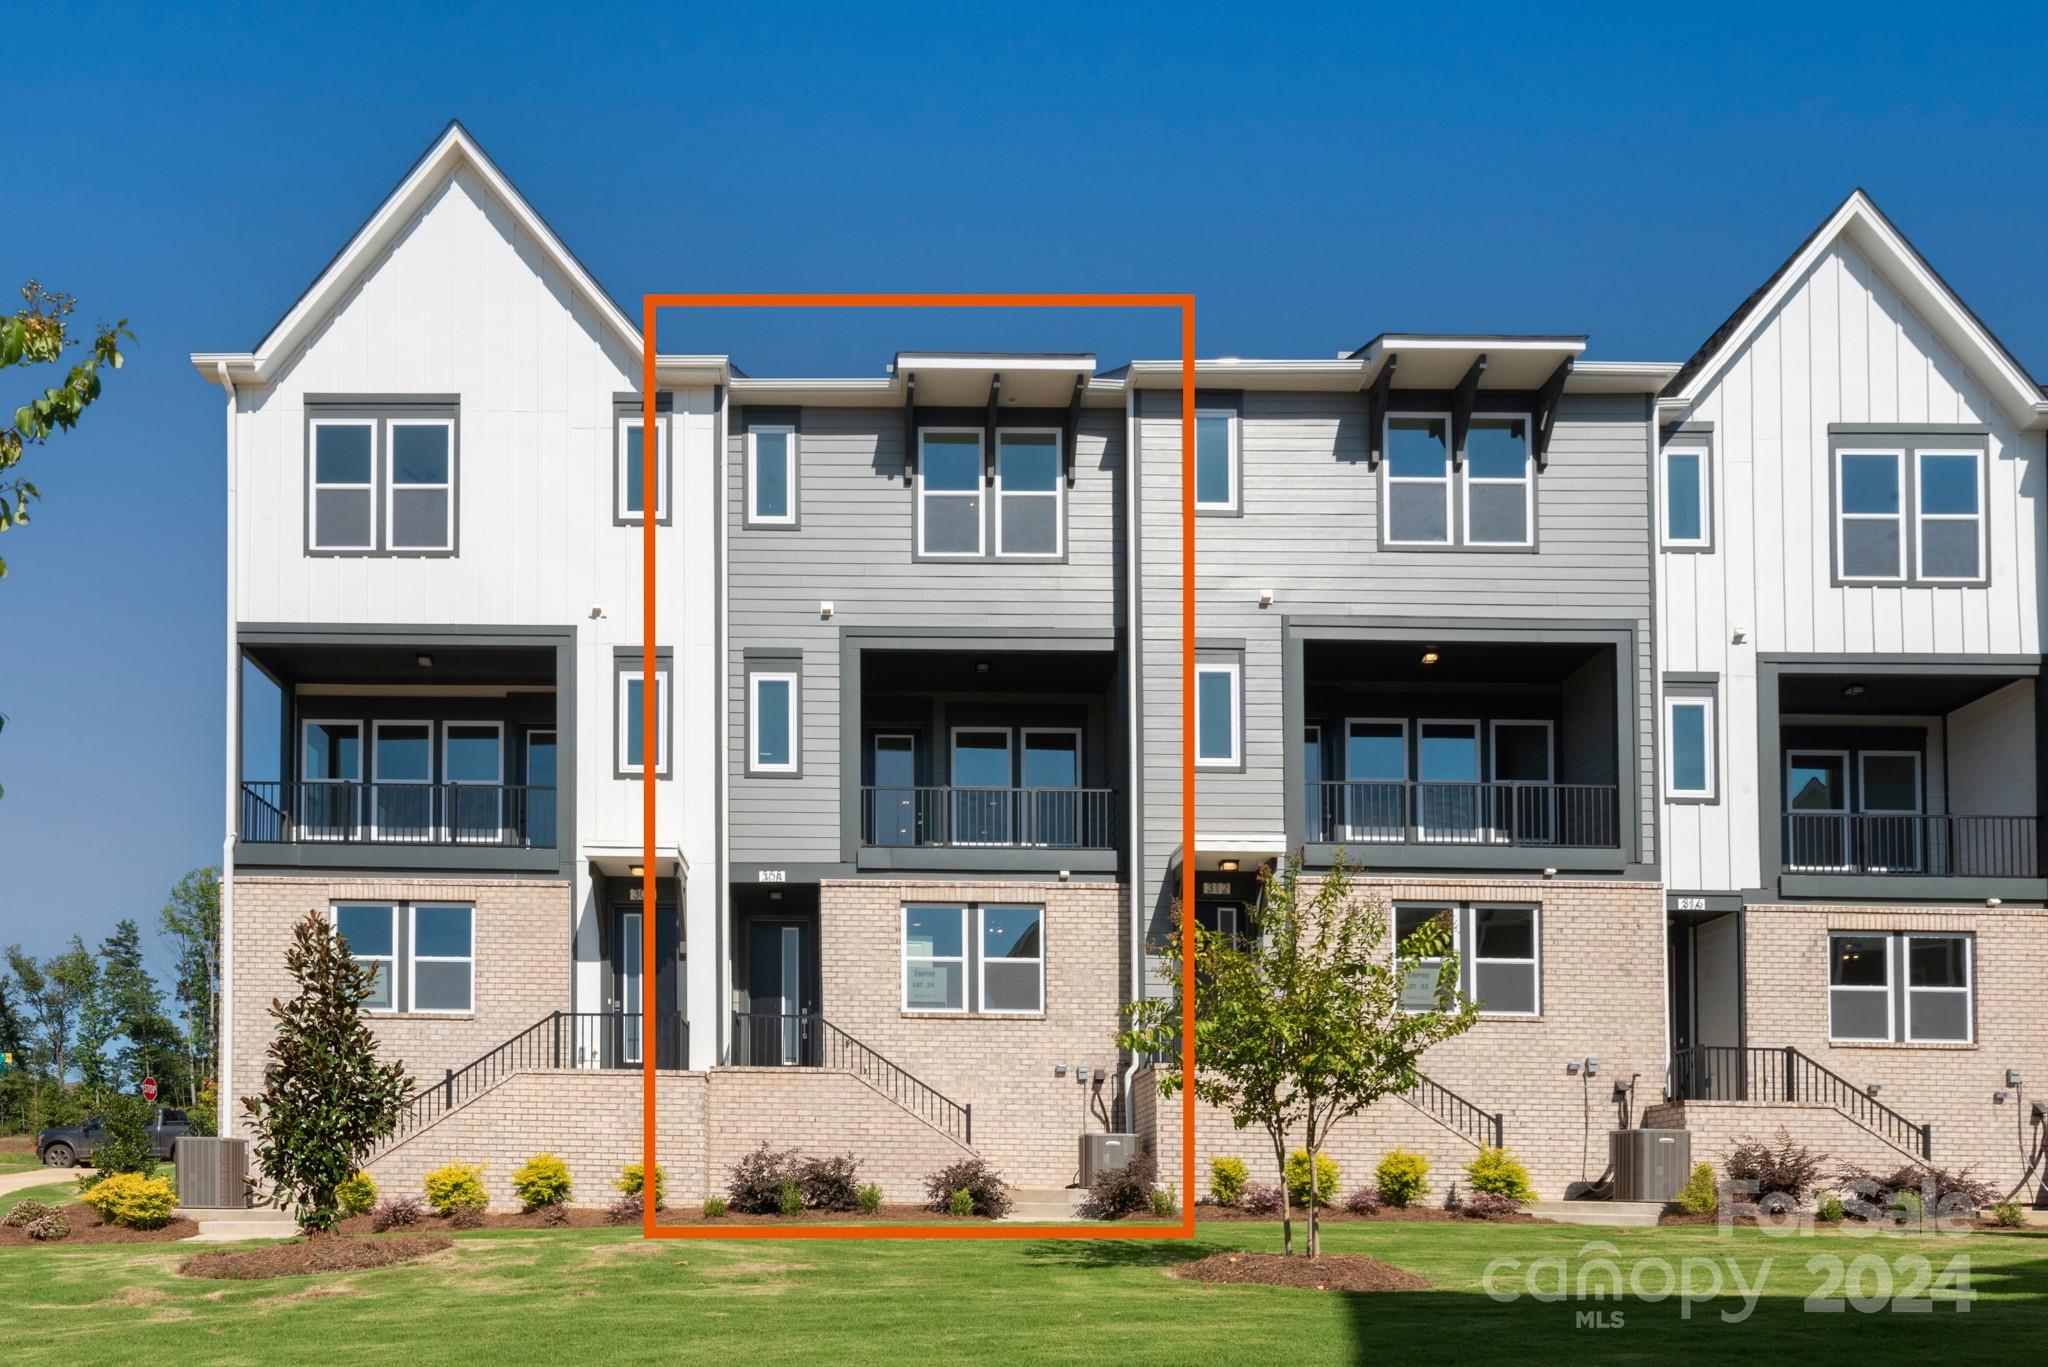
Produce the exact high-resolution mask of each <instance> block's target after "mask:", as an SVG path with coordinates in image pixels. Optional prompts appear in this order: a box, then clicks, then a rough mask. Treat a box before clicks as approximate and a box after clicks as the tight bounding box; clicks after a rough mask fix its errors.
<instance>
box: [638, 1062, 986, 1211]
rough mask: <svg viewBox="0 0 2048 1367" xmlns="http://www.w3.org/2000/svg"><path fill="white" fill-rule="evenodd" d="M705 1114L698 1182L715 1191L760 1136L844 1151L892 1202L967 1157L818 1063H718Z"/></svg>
mask: <svg viewBox="0 0 2048 1367" xmlns="http://www.w3.org/2000/svg"><path fill="white" fill-rule="evenodd" d="M977 1114H978V1112H977ZM706 1116H707V1121H706V1126H705V1140H704V1143H705V1149H704V1182H705V1185H706V1187H707V1189H709V1190H714V1191H723V1190H724V1189H725V1185H726V1173H727V1172H728V1170H730V1169H731V1167H732V1165H733V1163H734V1162H735V1161H736V1160H738V1159H739V1157H740V1156H741V1155H742V1154H744V1153H746V1152H747V1151H748V1150H750V1149H752V1148H753V1147H754V1146H755V1145H757V1144H759V1143H761V1142H762V1141H763V1140H766V1141H767V1142H768V1143H769V1144H770V1145H772V1146H773V1147H775V1148H778V1149H800V1150H802V1151H803V1152H804V1153H806V1154H813V1155H817V1156H819V1157H827V1156H831V1155H834V1154H842V1153H850V1154H852V1155H853V1156H854V1158H855V1159H856V1160H857V1161H858V1162H859V1163H860V1176H861V1180H863V1181H868V1182H877V1183H880V1184H881V1188H882V1198H883V1199H884V1200H886V1201H891V1202H897V1201H902V1202H909V1201H922V1200H923V1199H924V1179H925V1175H926V1174H927V1173H930V1172H933V1171H936V1170H937V1169H939V1168H942V1167H944V1166H946V1165H947V1164H948V1163H952V1162H954V1161H956V1160H957V1159H960V1158H965V1157H971V1156H972V1155H971V1153H970V1152H969V1151H968V1150H967V1149H965V1148H962V1147H961V1146H960V1145H959V1144H956V1143H954V1142H953V1141H952V1140H951V1139H949V1138H947V1137H946V1136H945V1135H943V1134H941V1133H939V1132H938V1131H937V1130H934V1129H932V1128H931V1127H930V1126H928V1125H926V1124H925V1123H924V1122H923V1121H921V1120H918V1119H917V1118H916V1117H914V1116H912V1115H909V1114H907V1113H906V1112H904V1111H903V1110H902V1108H900V1107H898V1106H897V1105H896V1104H895V1103H894V1102H892V1101H889V1100H888V1099H886V1098H885V1097H883V1096H881V1095H879V1094H878V1093H876V1092H875V1091H874V1090H873V1089H872V1088H870V1087H869V1086H868V1085H867V1084H866V1083H864V1082H862V1081H860V1080H859V1079H858V1078H855V1077H853V1076H852V1075H850V1074H848V1073H838V1072H830V1071H826V1070H822V1069H816V1070H814V1069H809V1068H720V1069H718V1070H716V1071H715V1072H713V1073H712V1074H711V1086H710V1094H709V1102H708V1105H707V1109H706ZM663 1132H664V1133H666V1132H667V1121H666V1118H664V1120H663ZM979 1137H980V1135H979V1133H978V1132H977V1134H976V1138H977V1139H978V1138H979ZM1011 1180H1012V1181H1016V1180H1018V1179H1017V1178H1015V1177H1012V1178H1011Z"/></svg>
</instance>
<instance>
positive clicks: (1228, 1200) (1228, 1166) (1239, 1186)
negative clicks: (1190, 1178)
mask: <svg viewBox="0 0 2048 1367" xmlns="http://www.w3.org/2000/svg"><path fill="white" fill-rule="evenodd" d="M1250 1176H1251V1169H1249V1168H1247V1167H1246V1166H1245V1165H1244V1160H1243V1159H1242V1158H1231V1157H1227V1156H1226V1157H1223V1158H1212V1159H1210V1160H1209V1199H1210V1200H1212V1201H1214V1202H1215V1203H1216V1204H1217V1205H1219V1206H1234V1205H1236V1204H1237V1198H1238V1196H1239V1194H1240V1193H1242V1192H1243V1191H1244V1184H1245V1180H1246V1179H1247V1178H1249V1177H1250Z"/></svg>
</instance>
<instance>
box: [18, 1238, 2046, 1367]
mask: <svg viewBox="0 0 2048 1367" xmlns="http://www.w3.org/2000/svg"><path fill="white" fill-rule="evenodd" d="M1596 1239H1604V1240H1606V1241H1607V1242H1608V1243H1609V1244H1611V1245H1613V1246H1614V1248H1615V1249H1617V1250H1618V1251H1619V1255H1620V1259H1621V1261H1622V1264H1623V1266H1624V1267H1625V1268H1626V1267H1628V1266H1629V1265H1631V1263H1632V1262H1633V1261H1634V1260H1636V1259H1644V1258H1653V1257H1654V1258H1663V1259H1668V1260H1669V1261H1670V1262H1671V1263H1672V1264H1673V1265H1674V1266H1677V1265H1680V1264H1681V1263H1682V1260H1683V1259H1686V1258H1706V1259H1713V1260H1714V1261H1715V1262H1716V1263H1718V1264H1720V1266H1721V1267H1722V1273H1723V1277H1724V1279H1725V1278H1726V1276H1727V1263H1726V1260H1727V1259H1728V1258H1729V1257H1731V1256H1732V1257H1734V1258H1735V1259H1736V1260H1737V1261H1738V1263H1739V1264H1740V1265H1741V1267H1742V1269H1743V1275H1744V1276H1745V1277H1746V1278H1748V1279H1751V1280H1752V1281H1753V1280H1754V1279H1755V1278H1756V1277H1757V1276H1758V1275H1759V1273H1762V1274H1763V1275H1764V1277H1765V1283H1764V1284H1765V1287H1766V1292H1765V1294H1764V1296H1763V1297H1762V1299H1761V1300H1760V1302H1759V1303H1758V1305H1757V1308H1756V1310H1755V1313H1754V1314H1753V1315H1752V1316H1751V1317H1750V1318H1749V1319H1748V1320H1747V1321H1746V1322H1744V1323H1740V1324H1725V1323H1722V1322H1721V1321H1720V1319H1719V1318H1718V1315H1717V1311H1718V1310H1720V1309H1724V1308H1725V1309H1730V1310H1734V1309H1737V1308H1739V1305H1740V1301H1739V1298H1738V1297H1737V1296H1735V1295H1734V1294H1733V1292H1732V1291H1731V1292H1730V1293H1728V1294H1727V1295H1726V1296H1724V1297H1723V1298H1722V1299H1720V1300H1717V1301H1712V1302H1707V1303H1704V1304H1700V1305H1696V1306H1694V1307H1693V1313H1692V1318H1691V1319H1690V1320H1689V1321H1687V1320H1684V1319H1682V1318H1681V1315H1680V1306H1679V1302H1678V1300H1677V1299H1676V1298H1675V1297H1674V1298H1673V1299H1670V1300H1665V1301H1663V1302H1662V1303H1658V1304H1648V1303H1643V1302H1638V1301H1628V1302H1623V1303H1621V1304H1620V1305H1619V1307H1618V1308H1619V1309H1620V1310H1621V1311H1622V1313H1623V1315H1624V1316H1625V1319H1626V1324H1625V1326H1624V1327H1620V1328H1606V1329H1598V1328H1591V1327H1586V1328H1577V1327H1574V1325H1575V1317H1576V1315H1577V1314H1578V1313H1579V1312H1581V1311H1590V1310H1596V1309H1602V1308H1605V1309H1607V1310H1608V1311H1610V1312H1611V1311H1613V1310H1614V1309H1616V1308H1617V1305H1616V1303H1615V1302H1613V1301H1608V1302H1604V1303H1594V1302H1590V1301H1589V1302H1583V1303H1579V1304H1576V1305H1575V1304H1574V1303H1573V1302H1572V1301H1570V1300H1566V1301H1563V1302H1559V1303H1556V1304H1544V1303H1539V1302H1536V1301H1533V1300H1530V1299H1528V1298H1526V1297H1525V1298H1524V1299H1522V1300H1520V1301H1518V1302H1516V1303H1514V1304H1508V1305H1504V1304H1500V1303H1497V1302H1495V1301H1493V1300H1491V1299H1489V1298H1488V1297H1487V1296H1486V1295H1485V1294H1484V1293H1483V1290H1482V1286H1481V1276H1482V1274H1483V1272H1484V1270H1485V1268H1486V1266H1487V1264H1488V1262H1489V1260H1491V1259H1493V1258H1496V1257H1500V1256H1511V1257H1519V1258H1522V1259H1525V1260H1530V1259H1535V1258H1541V1257H1545V1256H1561V1257H1564V1258H1566V1259H1567V1260H1568V1266H1569V1268H1570V1271H1571V1274H1572V1276H1573V1277H1574V1278H1575V1277H1576V1275H1577V1272H1578V1270H1579V1263H1580V1260H1581V1251H1582V1250H1583V1249H1584V1246H1585V1245H1586V1244H1587V1243H1588V1242H1590V1241H1593V1240H1596ZM1325 1241H1326V1244H1327V1247H1328V1250H1329V1251H1331V1252H1356V1253H1368V1254H1371V1255H1373V1256H1376V1257H1379V1258H1383V1259H1385V1260H1386V1261H1388V1262H1391V1263H1395V1264H1397V1265H1399V1266H1402V1267H1406V1268H1409V1269H1411V1270H1413V1271H1415V1272H1417V1273H1419V1274H1421V1275H1422V1276H1424V1277H1425V1278H1427V1279H1428V1280H1429V1281H1430V1282H1431V1283H1432V1285H1433V1287H1434V1289H1433V1290H1431V1291H1427V1292H1414V1293H1401V1294H1379V1295H1370V1296H1352V1295H1339V1294H1331V1293H1323V1292H1312V1291H1292V1290H1282V1289H1277V1288H1266V1287H1235V1286H1229V1287H1226V1286H1201V1285H1196V1284H1192V1283H1188V1282H1183V1281H1180V1280H1176V1279H1173V1278H1170V1277H1168V1276H1167V1275H1165V1274H1166V1270H1167V1269H1168V1268H1169V1267H1171V1266H1173V1265H1174V1264H1175V1263H1178V1262H1180V1261H1182V1260H1183V1259H1186V1258H1190V1257H1193V1256H1198V1255H1199V1254H1201V1253H1207V1252H1213V1251H1216V1250H1218V1249H1221V1248H1228V1247H1252V1248H1261V1249H1275V1248H1277V1247H1278V1231H1277V1227H1275V1226H1269V1225H1247V1224H1224V1225H1213V1226H1204V1228H1203V1231H1202V1236H1201V1239H1200V1242H1199V1244H1198V1245H1197V1246H1196V1247H1195V1248H1194V1249H1190V1248H1189V1247H1188V1246H1187V1245H1185V1244H1143V1243H1113V1242H1086V1243H1066V1242H1053V1241H1035V1240H1034V1241H1026V1242H1020V1243H1015V1244H957V1243H945V1244H941V1243H907V1242H906V1243H894V1242H861V1243H830V1242H820V1243H809V1244H797V1243H786V1242H780V1241H775V1242H748V1243H743V1244H738V1243H734V1244H705V1243H687V1242H672V1241H662V1242H656V1243H648V1242H643V1241H642V1240H641V1239H640V1238H639V1237H638V1236H637V1234H636V1233H633V1232H628V1231H613V1230H579V1231H546V1232H542V1231H532V1232H528V1231H497V1232H482V1233H475V1234H469V1235H463V1236H460V1237H458V1240H457V1243H456V1246H455V1248H454V1249H452V1250H450V1251H449V1252H446V1253H443V1254H440V1255H437V1256H436V1257H435V1258H433V1259H431V1260H429V1261H427V1262H424V1263H419V1264H415V1265H411V1266H401V1267H395V1268H385V1269H380V1270H377V1271H373V1272H365V1273H352V1274H348V1275H345V1276H338V1277H330V1278H325V1279H310V1278H294V1279H282V1280H276V1281H267V1282H203V1281H195V1280H191V1279H188V1278H182V1277H178V1276H176V1275H174V1271H173V1269H174V1268H175V1267H176V1265H177V1264H178V1263H179V1262H180V1261H181V1260H182V1259H183V1258H185V1257H186V1256H188V1255H189V1254H190V1253H191V1252H192V1251H193V1250H192V1249H191V1248H189V1247H182V1246H177V1245H164V1244H155V1245H140V1246H138V1245H127V1246H115V1247H107V1248H100V1249H94V1248H68V1249H67V1248H54V1249H40V1248H37V1249H29V1248H17V1249H7V1250H0V1343H5V1344H7V1358H8V1360H9V1361H11V1362H42V1361H61V1362H65V1363H78V1362H105V1361H131V1360H139V1359H142V1358H145V1357H147V1358H154V1359H162V1360H170V1361H180V1360H184V1361H208V1362H248V1363H259V1362H274V1361H279V1360H284V1359H290V1360H293V1361H302V1362H353V1361H362V1360H365V1359H371V1360H389V1359H404V1360H406V1361H407V1362H409V1363H413V1364H428V1363H438V1362H458V1361H476V1360H488V1361H490V1362H492V1363H493V1364H509V1363H523V1362H547V1363H562V1362H568V1361H576V1360H583V1359H585V1358H589V1357H593V1356H600V1357H602V1358H604V1359H606V1360H631V1361H639V1360H647V1361H655V1360H660V1361H690V1362H716V1363H720V1364H751V1363H806V1364H808V1363H816V1362H832V1363H841V1362H844V1363H874V1364H881V1363H900V1362H910V1361H916V1362H935V1363H936V1362H951V1361H963V1360H964V1361H985V1362H1000V1363H1004V1364H1015V1363H1055V1362H1057V1363H1101V1364H1116V1367H1128V1365H1129V1364H1146V1363H1191V1362H1205V1363H1208V1362H1216V1363H1238V1362H1243V1363H1290V1364H1299V1363H1322V1362H1365V1361H1371V1362H1398V1363H1401V1364H1403V1367H1407V1365H1408V1364H1413V1363H1418V1362H1420V1363H1432V1362H1444V1363H1450V1362H1457V1363H1471V1362H1537V1361H1562V1360H1564V1359H1566V1358H1570V1359H1573V1360H1575V1361H1594V1362H1605V1361H1624V1360H1626V1361H1638V1362H1652V1363H1654V1362H1662V1361H1669V1360H1671V1358H1672V1357H1673V1356H1674V1355H1678V1354H1682V1355H1683V1356H1684V1358H1685V1360H1687V1361H1688V1362H1725V1363H1737V1362H1740V1363H1747V1364H1755V1363H1758V1362H1772V1361H1801V1360H1803V1361H1806V1362H1809V1363H1819V1362H1822V1361H1839V1360H1850V1361H1854V1362H1856V1363H1857V1365H1858V1367H1879V1365H1880V1364H1886V1363H1893V1362H1900V1363H1903V1362H1909V1361H1925V1360H1928V1359H1932V1358H1937V1357H1938V1358H1940V1359H1942V1360H1944V1361H1945V1362H1949V1363H1954V1362H1965V1361H1972V1360H1985V1361H1989V1360H1992V1359H1994V1358H1998V1359H2002V1360H2005V1361H2011V1360H2013V1358H2014V1355H2016V1354H2019V1353H2021V1352H2022V1351H2023V1350H2024V1349H2026V1347H2027V1345H2038V1344H2039V1343H2041V1342H2042V1341H2043V1336H2044V1334H2048V1258H2044V1257H2043V1255H2044V1254H2048V1240H2042V1239H2036V1238H2025V1237H1985V1236H1975V1237H1970V1238H1967V1239H1949V1238H1936V1237H1912V1238H1903V1237H1901V1238H1866V1239H1849V1238H1844V1237H1842V1236H1839V1235H1826V1236H1819V1237H1812V1238H1800V1239H1773V1238H1769V1237H1766V1236H1765V1235H1763V1234H1760V1233H1758V1232H1756V1231H1752V1230H1744V1231H1739V1232H1738V1233H1737V1234H1736V1236H1734V1237H1732V1238H1723V1237H1721V1236H1720V1234H1719V1233H1718V1231H1717V1230H1715V1229H1713V1228H1712V1227H1688V1228H1679V1229H1661V1230H1612V1231H1609V1230H1593V1229H1585V1228H1576V1227H1568V1226H1543V1225H1521V1226H1513V1225H1510V1226H1485V1225H1445V1224H1395V1223H1386V1224H1352V1225H1340V1226H1335V1227H1332V1228H1331V1229H1329V1230H1328V1231H1327V1233H1326V1236H1325ZM1865 1254H1870V1255H1875V1256H1877V1257H1880V1258H1882V1259H1884V1260H1885V1261H1886V1262H1887V1263H1888V1264H1897V1263H1899V1261H1900V1260H1901V1259H1902V1258H1907V1257H1909V1256H1910V1255H1913V1254H1919V1255H1921V1256H1924V1257H1926V1258H1929V1259H1931V1260H1932V1262H1933V1265H1934V1266H1935V1267H1937V1268H1938V1267H1940V1266H1941V1265H1942V1264H1943V1263H1945V1262H1947V1261H1948V1260H1949V1259H1950V1258H1951V1257H1953V1256H1955V1255H1957V1254H1965V1255H1967V1257H1968V1258H1969V1260H1970V1263H1971V1278H1972V1284H1973V1286H1974V1287H1975V1289H1976V1291H1977V1292H1978V1299H1977V1301H1976V1303H1975V1304H1974V1306H1973V1307H1972V1308H1971V1309H1970V1310H1969V1311H1968V1312H1967V1313H1958V1312H1957V1311H1956V1309H1955V1308H1954V1306H1953V1305H1952V1304H1943V1303H1942V1302H1940V1301H1937V1302H1936V1303H1935V1306H1934V1308H1933V1309H1932V1310H1931V1311H1930V1312H1927V1313H1917V1314H1916V1313H1900V1312H1897V1311H1894V1310H1882V1311H1878V1312H1875V1313H1858V1312H1857V1311H1855V1310H1854V1309H1846V1310H1845V1311H1844V1312H1843V1313H1837V1314H1815V1313H1807V1312H1806V1310H1805V1309H1804V1306H1803V1303H1802V1302H1803V1298H1804V1297H1805V1296H1807V1294H1808V1293H1810V1292H1812V1291H1813V1290H1814V1289H1815V1288H1816V1287H1817V1286H1818V1285H1819V1284H1820V1277H1819V1276H1818V1275H1817V1274H1816V1273H1813V1272H1810V1271H1809V1270H1808V1267H1807V1263H1808V1260H1809V1259H1812V1258H1814V1257H1815V1256H1816V1255H1833V1256H1836V1257H1839V1258H1841V1259H1843V1260H1844V1261H1845V1262H1846V1261H1848V1260H1851V1259H1854V1258H1856V1257H1859V1256H1861V1255H1865ZM1585 1256H1597V1254H1588V1255H1585ZM1766 1258H1769V1259H1770V1266H1769V1268H1768V1270H1767V1271H1766V1270H1765V1269H1764V1260H1765V1259H1766ZM1649 1282H1650V1284H1651V1285H1653V1286H1654V1285H1655V1284H1656V1279H1655V1277H1654V1276H1652V1277H1650V1278H1649ZM1497 1284H1512V1285H1520V1284H1521V1283H1520V1281H1519V1279H1517V1278H1512V1277H1511V1278H1508V1279H1507V1280H1506V1282H1505V1283H1497ZM1863 1289H1864V1290H1866V1291H1867V1290H1870V1289H1871V1287H1870V1286H1869V1285H1868V1284H1866V1286H1865V1287H1864V1288H1863Z"/></svg>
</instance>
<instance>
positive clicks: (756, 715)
mask: <svg viewBox="0 0 2048 1367" xmlns="http://www.w3.org/2000/svg"><path fill="white" fill-rule="evenodd" d="M801 696H802V694H801V690H800V688H799V685H798V678H797V675H796V673H795V672H794V671H780V670H757V671H752V672H749V673H748V675H747V735H748V741H747V770H748V772H749V773H756V774H793V773H795V772H796V771H797V711H798V701H799V699H800V697H801Z"/></svg>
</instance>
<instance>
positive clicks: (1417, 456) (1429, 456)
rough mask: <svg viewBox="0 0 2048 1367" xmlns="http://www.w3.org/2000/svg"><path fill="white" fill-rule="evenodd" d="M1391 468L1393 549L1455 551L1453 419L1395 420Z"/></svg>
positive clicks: (1390, 429)
mask: <svg viewBox="0 0 2048 1367" xmlns="http://www.w3.org/2000/svg"><path fill="white" fill-rule="evenodd" d="M1385 465H1386V471H1387V473H1386V505H1385V509H1384V516H1385V518H1386V528H1385V532H1384V534H1383V539H1384V540H1385V541H1386V542H1387V544H1388V545H1395V546H1448V545H1450V544H1451V420H1450V418H1448V417H1422V416H1405V417H1404V416H1390V417H1389V418H1388V419H1387V441H1386V461H1385Z"/></svg>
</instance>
